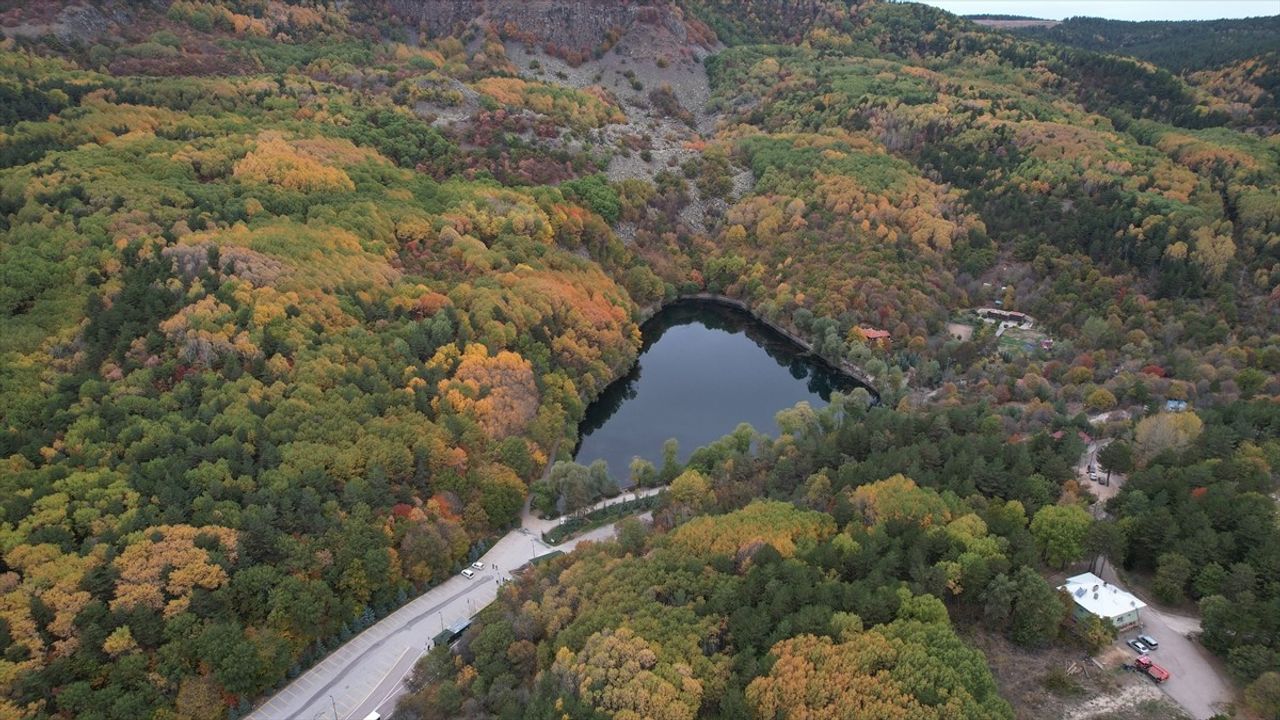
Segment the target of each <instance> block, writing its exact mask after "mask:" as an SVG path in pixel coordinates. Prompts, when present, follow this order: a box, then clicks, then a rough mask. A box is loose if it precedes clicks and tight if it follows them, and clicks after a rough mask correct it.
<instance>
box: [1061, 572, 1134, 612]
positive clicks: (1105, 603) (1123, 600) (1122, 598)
mask: <svg viewBox="0 0 1280 720" xmlns="http://www.w3.org/2000/svg"><path fill="white" fill-rule="evenodd" d="M1058 589H1059V590H1065V591H1067V592H1068V593H1070V594H1071V599H1072V600H1074V601H1075V604H1076V605H1077V606H1079V607H1081V608H1083V609H1084V610H1085V611H1087V612H1088V613H1089V614H1090V615H1096V616H1098V617H1100V618H1106V619H1108V620H1113V621H1114V620H1116V619H1117V618H1123V617H1124V616H1125V615H1129V614H1131V613H1132V614H1133V616H1134V619H1135V620H1136V618H1137V611H1138V610H1139V609H1141V608H1144V607H1146V606H1147V604H1146V603H1144V602H1142V601H1141V600H1139V599H1138V598H1137V597H1135V596H1134V595H1133V594H1131V593H1129V592H1126V591H1124V590H1121V589H1120V588H1118V587H1116V586H1115V585H1110V584H1108V583H1107V581H1106V580H1103V579H1102V578H1100V577H1098V576H1097V575H1094V574H1093V573H1084V574H1082V575H1076V576H1075V577H1070V578H1067V583H1066V584H1065V585H1063V586H1061V587H1059V588H1058Z"/></svg>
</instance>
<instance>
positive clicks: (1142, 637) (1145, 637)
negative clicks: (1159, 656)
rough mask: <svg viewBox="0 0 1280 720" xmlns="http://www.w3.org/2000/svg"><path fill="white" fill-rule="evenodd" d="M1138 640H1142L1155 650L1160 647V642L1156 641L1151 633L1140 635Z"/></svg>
mask: <svg viewBox="0 0 1280 720" xmlns="http://www.w3.org/2000/svg"><path fill="white" fill-rule="evenodd" d="M1138 640H1139V641H1140V642H1142V644H1143V645H1146V646H1147V647H1149V648H1151V649H1152V650H1155V649H1156V648H1158V647H1160V643H1158V642H1156V639H1155V638H1153V637H1151V636H1150V635H1139V636H1138Z"/></svg>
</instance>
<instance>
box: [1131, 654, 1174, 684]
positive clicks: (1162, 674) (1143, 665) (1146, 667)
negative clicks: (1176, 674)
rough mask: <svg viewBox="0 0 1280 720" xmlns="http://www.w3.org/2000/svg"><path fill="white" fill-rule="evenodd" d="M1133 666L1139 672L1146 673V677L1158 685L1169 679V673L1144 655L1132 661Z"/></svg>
mask: <svg viewBox="0 0 1280 720" xmlns="http://www.w3.org/2000/svg"><path fill="white" fill-rule="evenodd" d="M1133 664H1134V665H1135V666H1137V668H1138V669H1139V670H1141V671H1142V672H1144V673H1146V674H1147V676H1148V677H1150V678H1151V679H1152V680H1155V681H1156V682H1158V683H1162V682H1164V681H1165V680H1168V679H1169V671H1168V670H1165V669H1164V668H1162V667H1160V666H1159V665H1157V664H1155V663H1154V662H1152V661H1151V658H1149V657H1147V656H1146V655H1143V656H1142V657H1140V658H1138V659H1137V660H1134V661H1133Z"/></svg>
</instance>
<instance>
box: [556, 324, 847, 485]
mask: <svg viewBox="0 0 1280 720" xmlns="http://www.w3.org/2000/svg"><path fill="white" fill-rule="evenodd" d="M643 334H644V345H643V347H642V348H641V351H640V358H639V360H638V361H637V362H636V365H635V367H633V368H632V369H631V371H630V372H629V373H627V374H626V375H625V376H623V377H621V378H619V379H618V380H617V381H615V382H614V383H613V384H611V385H610V386H609V387H607V388H606V389H605V391H604V393H602V394H601V395H600V397H599V398H598V399H597V400H596V401H595V402H593V403H592V404H591V405H590V407H588V408H587V412H586V417H585V418H584V419H583V421H582V424H581V425H580V426H579V428H578V429H579V432H580V434H581V437H582V441H581V443H580V445H579V448H578V451H577V454H576V456H575V459H576V460H577V461H578V462H580V463H583V464H584V465H585V464H590V463H591V462H592V461H594V460H597V459H603V460H605V461H606V462H608V464H609V471H610V474H612V475H613V476H614V478H615V479H617V480H619V481H620V482H623V483H625V482H626V480H627V476H628V474H629V470H628V468H629V466H630V464H631V459H632V458H633V457H636V456H639V457H643V458H645V459H648V460H650V461H652V462H653V463H654V464H655V465H659V464H661V459H662V443H663V442H664V441H666V440H667V439H668V438H675V439H676V440H678V441H679V442H680V452H681V456H682V458H687V457H688V455H689V453H690V452H692V451H693V450H695V449H697V448H698V447H700V446H702V445H705V444H707V443H709V442H712V441H714V440H717V439H719V438H721V437H723V436H724V435H726V434H728V433H729V432H732V431H733V429H734V428H735V427H737V426H738V424H739V423H743V422H746V423H750V424H751V426H752V427H754V428H755V429H756V430H759V431H761V432H766V433H770V434H777V432H778V428H777V425H776V424H775V423H774V420H773V417H774V415H775V414H776V413H777V412H778V411H779V410H782V409H784V408H788V407H791V406H792V405H795V404H796V403H798V402H801V401H808V402H809V404H811V405H813V406H814V407H819V406H822V405H825V404H826V403H827V402H828V401H829V400H830V399H831V393H832V391H837V390H838V391H842V392H849V391H850V390H852V389H853V388H855V387H859V385H858V383H857V382H855V381H854V380H852V379H850V378H848V377H847V376H845V375H842V374H840V373H838V372H836V371H835V370H833V369H832V368H831V367H829V366H828V365H827V364H826V363H823V362H822V361H820V360H817V359H816V358H813V357H811V356H808V355H805V354H803V351H802V350H801V349H800V348H798V347H796V345H795V344H794V343H792V342H791V341H790V340H789V339H788V338H786V337H785V336H783V335H780V334H779V333H777V332H776V331H774V330H773V329H772V328H770V327H768V326H767V325H765V324H763V323H761V322H760V321H758V320H756V319H755V318H753V317H752V316H751V315H750V314H749V313H746V312H744V311H742V310H738V309H736V308H732V307H728V306H725V305H721V304H718V303H711V302H693V301H690V302H680V303H676V304H674V305H671V306H668V307H667V308H666V309H664V310H663V311H662V312H660V313H658V314H657V315H655V316H654V317H653V318H652V319H651V320H650V321H649V322H647V323H645V325H644V327H643Z"/></svg>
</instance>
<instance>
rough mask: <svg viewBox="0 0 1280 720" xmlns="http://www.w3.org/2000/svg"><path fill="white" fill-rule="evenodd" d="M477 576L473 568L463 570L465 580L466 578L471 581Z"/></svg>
mask: <svg viewBox="0 0 1280 720" xmlns="http://www.w3.org/2000/svg"><path fill="white" fill-rule="evenodd" d="M475 576H476V571H475V570H472V569H471V568H463V570H462V577H464V578H466V579H468V580H470V579H471V578H473V577H475Z"/></svg>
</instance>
